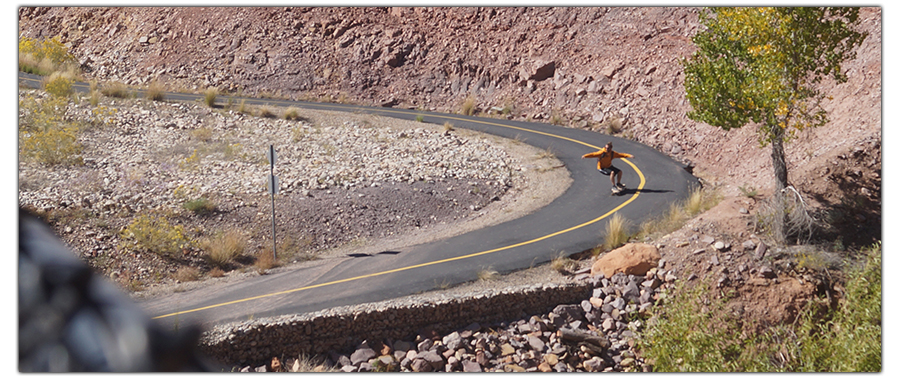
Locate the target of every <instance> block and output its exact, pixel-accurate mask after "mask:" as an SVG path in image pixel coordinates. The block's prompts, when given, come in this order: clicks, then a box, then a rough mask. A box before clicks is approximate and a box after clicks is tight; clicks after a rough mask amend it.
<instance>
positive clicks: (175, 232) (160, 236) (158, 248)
mask: <svg viewBox="0 0 900 385" xmlns="http://www.w3.org/2000/svg"><path fill="white" fill-rule="evenodd" d="M121 237H122V238H123V239H124V240H125V241H126V243H124V244H123V245H124V247H127V248H139V249H144V250H147V251H150V252H153V253H156V254H159V255H161V256H165V257H175V256H177V255H178V253H179V252H180V251H181V250H182V249H183V248H185V247H188V246H190V245H191V240H190V239H188V237H187V236H186V235H185V230H184V227H183V226H181V225H172V224H170V223H169V221H168V219H166V218H165V216H150V215H140V216H138V217H137V218H135V219H134V220H132V221H131V223H129V224H128V226H126V227H125V229H123V230H122V233H121Z"/></svg>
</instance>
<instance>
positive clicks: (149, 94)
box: [144, 81, 166, 102]
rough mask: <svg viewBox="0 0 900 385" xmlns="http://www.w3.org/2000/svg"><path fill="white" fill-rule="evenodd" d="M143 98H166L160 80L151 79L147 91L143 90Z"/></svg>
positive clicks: (158, 100) (155, 99) (154, 99)
mask: <svg viewBox="0 0 900 385" xmlns="http://www.w3.org/2000/svg"><path fill="white" fill-rule="evenodd" d="M144 98H146V99H147V100H153V101H157V102H161V101H163V100H165V99H166V92H165V88H164V87H163V85H162V84H161V83H160V82H158V81H153V82H151V83H150V85H149V86H148V87H147V91H146V92H144Z"/></svg>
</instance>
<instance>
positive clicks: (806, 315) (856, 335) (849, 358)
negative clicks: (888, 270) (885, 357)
mask: <svg viewBox="0 0 900 385" xmlns="http://www.w3.org/2000/svg"><path fill="white" fill-rule="evenodd" d="M859 257H860V258H861V259H862V261H861V262H862V265H860V266H851V267H849V268H848V269H847V270H848V274H847V282H846V283H845V285H844V292H843V298H841V301H840V303H839V305H838V306H837V308H835V309H833V310H831V311H830V312H829V313H828V314H826V315H825V317H824V318H822V319H820V318H819V317H817V316H816V315H817V311H816V309H815V306H807V308H806V309H804V312H803V314H801V316H800V321H799V326H798V327H796V328H794V329H793V330H792V333H790V334H788V335H787V338H784V337H783V336H782V337H783V338H784V339H785V340H786V342H785V343H784V346H785V348H786V349H784V350H787V354H785V358H784V359H783V363H782V366H783V367H784V369H785V370H790V371H800V372H880V371H881V369H882V364H881V356H882V333H881V325H882V322H883V321H882V316H881V314H882V307H881V303H882V299H881V292H882V289H881V288H882V285H881V279H882V268H881V266H882V264H881V244H880V243H878V244H875V245H873V246H871V247H870V248H867V249H864V250H862V251H861V252H860V255H859Z"/></svg>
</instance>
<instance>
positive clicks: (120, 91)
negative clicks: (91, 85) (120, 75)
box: [100, 82, 131, 99]
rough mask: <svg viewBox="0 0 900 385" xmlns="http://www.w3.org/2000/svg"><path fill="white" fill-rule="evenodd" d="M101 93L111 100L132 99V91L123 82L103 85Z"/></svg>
mask: <svg viewBox="0 0 900 385" xmlns="http://www.w3.org/2000/svg"><path fill="white" fill-rule="evenodd" d="M100 93H102V94H103V95H104V96H107V97H110V98H120V99H127V98H130V97H131V91H129V90H128V86H126V85H125V84H124V83H121V82H111V83H107V84H105V85H103V87H102V88H101V89H100Z"/></svg>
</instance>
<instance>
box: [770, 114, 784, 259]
mask: <svg viewBox="0 0 900 385" xmlns="http://www.w3.org/2000/svg"><path fill="white" fill-rule="evenodd" d="M772 133H773V135H772V168H773V170H774V171H775V191H774V192H773V194H772V198H773V199H774V204H775V217H774V218H772V222H773V223H772V225H773V226H772V227H773V228H772V233H773V234H772V235H774V236H775V238H776V240H777V241H778V242H779V243H784V242H785V241H786V240H787V235H788V234H787V232H786V225H787V212H786V210H785V202H784V189H785V188H787V186H788V177H787V163H786V162H785V160H784V130H783V129H782V128H781V127H778V126H776V127H773V128H772Z"/></svg>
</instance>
